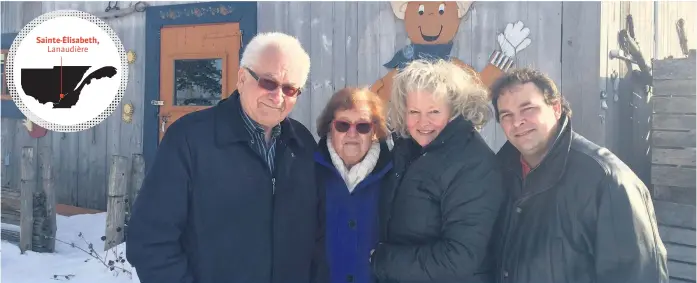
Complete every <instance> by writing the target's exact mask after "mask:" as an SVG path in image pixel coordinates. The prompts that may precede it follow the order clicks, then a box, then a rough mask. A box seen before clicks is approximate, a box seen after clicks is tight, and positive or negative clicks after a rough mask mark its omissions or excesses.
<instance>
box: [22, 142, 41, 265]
mask: <svg viewBox="0 0 697 283" xmlns="http://www.w3.org/2000/svg"><path fill="white" fill-rule="evenodd" d="M34 151H35V148H34V147H31V146H25V147H23V148H22V155H21V167H20V176H21V179H20V180H21V181H20V192H21V195H20V197H21V200H20V210H19V215H20V219H19V228H20V232H19V249H20V251H21V253H24V252H26V251H28V250H32V248H33V245H32V239H33V234H34V192H35V190H36V183H37V182H36V162H35V156H34V153H35V152H34Z"/></svg>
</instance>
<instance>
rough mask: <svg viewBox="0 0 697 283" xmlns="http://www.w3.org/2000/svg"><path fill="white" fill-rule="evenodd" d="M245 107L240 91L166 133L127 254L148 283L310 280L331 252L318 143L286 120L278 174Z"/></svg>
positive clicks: (138, 206)
mask: <svg viewBox="0 0 697 283" xmlns="http://www.w3.org/2000/svg"><path fill="white" fill-rule="evenodd" d="M240 107H241V106H240V102H239V95H238V94H237V93H235V94H233V95H232V96H231V98H230V99H228V100H226V101H224V102H222V103H220V104H218V105H216V106H214V107H211V108H209V109H205V110H201V111H197V112H193V113H191V114H188V115H186V116H184V117H182V118H180V119H178V120H177V121H176V122H174V123H173V124H172V125H171V126H170V127H169V129H168V130H167V134H166V135H165V136H164V138H163V140H162V142H161V143H160V145H159V147H158V152H157V156H156V158H155V161H154V163H153V164H152V166H151V168H150V169H149V172H148V173H147V176H146V177H145V180H144V182H143V186H142V189H141V190H140V194H139V195H138V198H137V199H136V201H135V207H134V209H133V215H132V217H131V219H130V223H129V226H128V239H127V250H126V256H127V259H128V261H129V262H130V263H131V264H132V265H133V266H134V267H135V268H136V271H137V272H138V277H139V278H140V280H141V282H144V283H164V282H168V283H220V282H230V283H237V282H239V283H250V282H265V283H271V282H279V283H280V282H288V283H298V282H309V281H310V280H311V273H313V271H312V269H313V266H314V265H313V262H312V259H313V252H314V253H315V254H314V256H316V258H318V259H320V262H321V258H322V256H323V254H324V252H323V251H322V250H321V249H322V248H323V247H324V245H323V243H322V240H323V237H322V235H323V234H324V229H323V227H322V220H321V219H322V218H320V217H322V216H323V215H324V209H323V207H322V203H323V200H322V198H323V197H322V193H323V190H319V189H318V187H317V185H316V184H315V171H314V168H315V167H314V159H313V153H314V151H315V148H316V144H315V140H314V138H313V136H312V135H311V134H310V132H309V131H308V130H307V129H306V128H305V127H304V126H303V125H302V124H300V123H299V122H297V121H295V120H292V119H286V120H284V121H283V122H281V127H282V133H281V136H280V138H279V140H278V141H277V144H276V159H275V160H276V166H275V167H276V170H275V172H274V173H273V174H271V173H269V170H268V167H267V165H266V163H265V162H264V160H262V158H261V157H259V155H258V154H257V153H256V152H254V151H253V150H252V148H251V147H250V142H251V136H250V135H249V133H248V132H247V131H246V129H245V128H244V125H243V121H242V117H241V115H240ZM274 186H275V193H273V191H274V190H273V187H274ZM326 280H327V279H326V278H325V279H323V280H321V281H322V282H326Z"/></svg>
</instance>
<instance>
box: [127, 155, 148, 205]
mask: <svg viewBox="0 0 697 283" xmlns="http://www.w3.org/2000/svg"><path fill="white" fill-rule="evenodd" d="M131 171H132V172H131V173H132V174H133V175H132V176H131V190H130V200H129V202H128V203H129V207H133V203H134V201H135V199H136V198H137V197H138V192H139V191H140V187H141V186H142V185H143V180H144V179H145V159H143V155H142V154H138V153H134V154H133V165H132V169H131Z"/></svg>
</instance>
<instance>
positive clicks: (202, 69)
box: [174, 58, 223, 106]
mask: <svg viewBox="0 0 697 283" xmlns="http://www.w3.org/2000/svg"><path fill="white" fill-rule="evenodd" d="M222 64H223V59H219V58H218V59H182V60H174V105H178V106H211V105H215V104H217V103H218V101H220V99H221V97H222V89H223V82H222V77H223V68H222Z"/></svg>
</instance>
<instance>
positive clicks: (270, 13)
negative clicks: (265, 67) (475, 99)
mask: <svg viewBox="0 0 697 283" xmlns="http://www.w3.org/2000/svg"><path fill="white" fill-rule="evenodd" d="M561 11H562V4H561V2H475V3H474V7H473V8H472V10H471V12H470V14H469V16H468V17H467V18H463V19H462V20H461V22H460V27H459V30H458V33H457V35H456V39H455V43H454V47H453V50H452V53H451V54H452V55H454V56H456V57H457V58H459V59H460V60H462V61H463V62H465V63H467V64H470V65H472V66H473V67H474V68H475V69H476V70H482V69H483V68H484V66H485V65H486V63H487V60H488V57H489V55H490V54H491V52H492V51H494V50H495V49H497V48H498V43H497V41H496V36H497V35H498V33H499V32H501V31H503V29H504V28H505V27H506V25H507V24H508V23H515V22H516V21H519V20H520V21H522V22H523V23H524V24H525V25H526V26H527V27H528V28H529V29H530V35H529V38H531V40H532V44H531V45H530V46H529V47H528V48H527V49H525V50H523V51H522V52H521V53H520V54H519V56H518V59H517V61H516V64H517V66H531V67H536V68H540V69H542V70H543V71H545V72H547V73H549V74H550V75H551V76H552V78H554V79H555V80H556V81H560V79H561V64H560V55H561V54H560V52H561V50H560V48H559V42H560V41H561ZM258 18H259V19H265V20H260V22H259V31H282V32H286V33H289V34H293V35H296V36H298V37H299V38H300V40H301V41H302V42H303V44H304V45H305V47H306V49H307V51H308V53H310V56H311V58H312V72H311V75H310V81H309V83H308V89H309V91H308V92H307V94H303V97H302V98H300V100H299V102H298V104H297V105H296V110H295V111H294V112H293V113H292V114H291V115H292V116H293V117H294V118H297V119H299V120H300V121H302V122H303V123H305V124H306V125H308V126H309V127H310V128H311V129H314V128H315V117H317V116H318V114H319V112H320V111H321V110H322V107H323V106H324V104H325V103H326V101H327V100H328V99H329V97H330V96H331V95H332V93H333V92H334V90H336V89H339V88H342V87H344V86H370V85H371V84H372V83H373V82H375V81H376V80H377V79H379V78H381V77H382V76H384V75H385V74H386V73H387V72H388V71H389V70H388V69H387V68H385V67H383V66H382V65H383V64H384V63H386V62H388V61H389V60H390V59H391V58H392V56H393V55H394V54H395V52H396V51H397V50H399V49H401V48H402V47H404V46H405V45H406V44H408V43H409V41H408V38H407V34H406V31H405V27H404V22H403V21H402V20H399V19H398V18H396V17H395V15H394V14H393V12H392V9H391V8H390V3H389V2H313V3H310V2H259V4H258ZM482 135H483V136H484V138H485V139H486V141H487V143H488V144H489V145H490V147H492V148H493V149H494V150H496V151H497V150H498V149H499V148H500V147H501V145H503V143H504V142H505V136H504V135H503V133H502V132H501V130H500V128H499V126H498V125H496V123H495V122H493V121H492V122H490V123H489V124H488V125H487V126H486V127H485V128H484V129H483V130H482Z"/></svg>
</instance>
